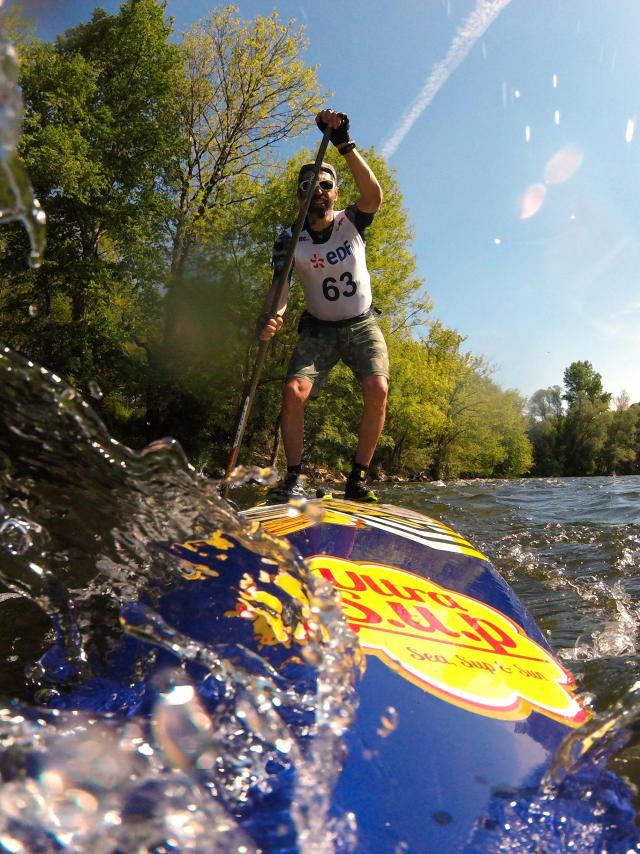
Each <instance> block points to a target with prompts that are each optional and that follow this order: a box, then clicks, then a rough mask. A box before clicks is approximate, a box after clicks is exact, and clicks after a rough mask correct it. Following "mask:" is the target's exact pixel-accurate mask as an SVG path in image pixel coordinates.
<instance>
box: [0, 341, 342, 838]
mask: <svg viewBox="0 0 640 854" xmlns="http://www.w3.org/2000/svg"><path fill="white" fill-rule="evenodd" d="M0 409H1V411H2V412H3V420H2V422H0V461H1V466H0V502H1V503H2V507H1V511H0V576H1V577H2V581H3V583H4V584H5V585H6V586H7V587H8V588H9V590H11V591H12V592H14V593H15V594H16V595H17V596H19V598H18V599H17V601H18V602H19V603H30V604H31V605H32V606H37V608H39V609H40V611H41V613H42V614H43V615H46V617H47V618H48V620H49V623H50V629H49V631H48V633H47V635H45V636H44V637H43V638H42V639H41V642H40V645H39V644H38V643H37V642H36V641H35V640H34V642H33V654H34V658H38V661H37V663H36V664H35V665H32V666H31V667H30V668H28V679H27V681H26V683H25V688H24V693H27V694H28V693H29V692H30V693H31V696H33V698H34V699H35V701H36V702H38V703H40V704H45V705H47V706H49V710H48V711H46V712H45V711H43V712H40V711H34V710H30V709H28V708H27V707H22V706H17V705H15V704H14V706H13V708H12V709H11V710H9V711H7V714H6V715H5V718H4V719H2V720H0V740H2V744H3V745H4V746H5V748H6V746H7V745H9V746H10V747H11V749H9V748H7V750H9V752H7V750H4V753H3V762H4V763H5V765H6V767H7V768H9V769H11V774H12V775H17V776H19V769H20V767H22V766H21V765H20V763H21V762H26V764H27V765H28V766H29V768H31V769H35V770H34V771H33V773H31V772H29V773H28V774H27V776H26V778H25V779H21V780H20V782H16V783H15V785H13V784H12V785H11V786H10V787H9V788H8V789H6V787H5V788H0V814H1V821H3V822H4V825H2V824H1V822H0V839H4V840H5V842H3V843H2V844H5V843H6V844H8V842H7V840H10V841H11V844H12V845H15V846H17V847H16V848H15V850H20V848H19V846H20V845H22V846H23V848H24V850H31V849H29V846H30V845H36V844H40V842H39V841H40V840H44V839H45V838H55V839H56V840H57V844H59V845H61V846H63V847H68V848H69V849H70V850H85V849H88V847H89V846H90V845H91V846H92V847H94V848H96V850H97V851H105V854H106V852H107V851H112V850H114V848H116V847H118V846H120V847H121V848H122V849H123V850H134V849H135V848H136V845H139V844H141V840H142V839H143V838H146V839H149V838H152V837H156V836H157V838H158V839H159V840H161V841H162V844H166V845H167V846H170V845H171V844H174V845H177V846H178V847H179V848H180V850H183V851H207V852H208V851H212V850H220V851H227V850H236V849H237V850H241V849H242V847H243V846H244V848H245V850H247V851H253V850H257V849H258V848H259V847H260V845H261V844H264V845H266V848H267V849H270V848H275V847H277V845H276V843H275V842H274V840H280V841H282V840H284V842H286V841H287V840H289V842H291V844H294V843H296V844H297V845H298V846H299V848H300V850H301V851H314V852H315V851H319V852H320V851H321V852H324V851H326V852H329V851H332V850H334V848H335V846H336V845H337V844H338V841H339V840H342V841H344V839H346V838H353V837H354V834H355V825H354V819H353V817H350V816H336V817H333V816H332V817H330V816H329V806H330V803H331V794H332V791H333V787H334V785H335V782H336V779H337V775H338V774H339V772H340V767H341V759H340V757H341V756H342V755H343V750H342V748H341V746H340V745H341V740H342V737H343V735H344V732H345V730H346V729H347V727H349V726H350V724H351V722H352V720H353V715H354V712H355V707H356V699H355V683H356V680H357V678H358V674H359V652H358V646H357V641H356V639H355V637H354V636H353V634H352V633H351V631H350V630H349V629H348V627H347V625H346V622H345V621H344V618H343V616H342V613H341V609H340V605H339V601H338V595H337V593H336V591H335V590H334V589H333V587H331V586H330V585H328V584H326V583H325V582H323V581H322V580H320V579H316V578H315V577H313V576H311V574H310V573H309V572H308V571H307V568H306V566H305V564H304V561H303V560H302V559H301V558H300V556H299V555H298V554H297V552H296V551H295V550H294V549H293V548H292V547H291V545H290V544H289V543H288V542H287V541H285V540H279V539H275V538H273V537H270V536H269V535H268V534H266V533H264V532H263V531H262V530H261V529H260V528H259V526H258V525H257V524H256V523H254V522H251V521H248V520H245V519H243V518H242V517H240V516H239V515H238V514H237V513H236V512H235V511H234V509H233V508H232V507H231V506H230V505H229V504H227V503H226V502H224V501H223V500H222V499H221V498H220V496H219V494H218V488H217V484H215V483H214V482H211V481H207V480H205V479H203V478H202V477H199V476H198V475H197V473H196V472H195V471H194V469H193V467H192V466H190V465H189V463H188V462H187V460H186V458H185V457H184V454H183V452H182V450H181V449H180V447H179V445H178V444H177V443H176V442H174V441H172V440H167V439H165V440H162V441H159V442H155V443H153V444H152V445H151V446H149V447H147V448H145V449H144V450H143V451H142V452H140V453H135V452H133V451H131V450H130V449H128V448H126V447H124V446H122V445H120V444H119V443H118V442H116V441H115V440H113V439H112V438H111V437H110V436H109V434H108V432H107V431H106V429H105V427H104V425H103V424H102V423H101V422H100V420H99V418H98V417H97V416H96V415H95V413H94V412H93V411H92V410H91V408H90V407H89V406H88V404H87V403H86V402H85V401H84V400H83V399H82V397H81V396H80V395H79V394H77V393H76V392H75V391H73V390H72V389H71V388H69V387H68V386H67V385H66V384H65V383H64V382H63V381H62V380H61V379H60V378H59V377H57V376H55V375H53V374H51V373H50V372H48V371H46V370H44V369H42V368H39V367H38V366H37V365H35V364H34V363H32V362H30V361H28V360H26V359H23V358H22V357H19V356H17V355H16V354H14V353H12V352H11V351H9V350H8V349H5V350H4V351H2V352H0ZM264 477H266V478H267V479H269V477H271V475H269V474H268V473H266V474H265V472H261V471H258V470H255V471H253V472H251V471H245V470H243V471H240V472H238V480H239V482H243V480H245V479H253V480H255V479H256V478H264ZM292 512H296V511H295V509H293V508H292ZM213 531H216V532H217V533H216V537H217V539H216V540H215V541H216V542H219V543H221V544H224V543H226V542H227V540H226V539H225V538H229V541H231V540H232V541H233V543H235V548H237V549H241V550H242V553H243V554H244V555H246V559H245V562H246V566H244V568H243V571H244V573H245V575H246V576H248V577H250V578H251V584H252V586H253V588H256V589H258V588H260V587H261V586H262V587H265V589H266V588H268V589H269V591H270V595H273V592H274V591H275V592H276V594H277V596H278V597H279V598H280V602H281V606H280V607H281V609H282V612H283V613H287V614H292V613H296V612H297V610H299V608H300V603H299V602H298V601H297V600H296V596H295V591H289V592H287V591H286V590H285V589H283V588H277V587H276V586H275V585H273V584H272V578H273V577H274V573H277V572H278V571H282V572H285V573H287V574H288V575H289V576H290V577H294V578H296V579H297V581H298V584H299V587H300V589H301V590H302V591H303V594H304V603H305V607H308V610H309V613H308V620H307V622H306V634H305V646H304V649H300V653H301V662H302V663H303V664H304V673H305V674H306V676H305V678H304V679H302V680H300V678H299V676H296V678H293V677H292V676H291V674H290V673H289V670H288V669H287V663H286V662H285V663H284V664H283V663H281V662H278V660H277V656H276V657H275V658H274V659H273V660H272V659H271V658H270V656H269V651H264V650H261V649H260V647H259V646H257V645H254V646H253V647H252V646H251V645H247V643H246V642H243V643H240V642H238V643H236V642H234V643H230V642H229V641H228V640H225V642H220V643H215V642H212V643H209V642H208V643H204V642H202V640H200V639H198V638H197V637H196V636H195V635H191V634H189V633H187V632H185V631H183V630H181V629H179V628H177V626H176V625H172V624H171V623H170V622H169V621H168V620H167V618H166V616H163V615H162V614H161V613H160V611H158V610H157V607H156V604H157V603H158V602H159V601H160V600H159V598H158V597H159V596H160V595H161V593H162V591H165V592H166V591H168V592H169V593H170V592H171V591H172V590H179V589H180V587H181V586H184V584H185V574H188V573H191V574H192V576H193V577H195V573H194V568H193V565H192V564H190V565H189V567H187V565H186V561H185V560H184V558H183V555H182V554H181V552H180V549H178V550H177V551H176V550H172V549H171V548H168V544H170V543H184V542H185V541H187V540H190V539H191V540H192V539H193V538H194V537H195V538H198V537H202V538H203V539H207V538H210V535H211V533H212V532H213ZM220 556H221V557H224V556H225V553H224V549H223V548H222V545H221V551H220ZM217 575H218V573H216V572H215V571H211V572H210V573H209V576H208V577H209V578H210V581H211V585H212V590H213V592H212V593H211V594H210V595H211V597H212V598H211V602H212V603H214V602H216V601H218V602H219V604H218V607H217V610H212V611H211V614H212V616H214V615H215V614H216V613H217V614H221V613H222V612H223V611H224V610H225V609H226V608H228V605H225V603H226V601H227V600H226V599H225V596H226V597H227V599H228V598H229V597H231V601H235V596H236V593H235V592H234V590H233V588H232V587H230V586H229V583H228V582H220V583H218V584H217V586H216V583H217V582H216V576H217ZM203 590H204V588H203ZM12 601H13V600H12ZM22 607H24V605H22ZM127 638H130V639H131V640H132V641H133V640H134V639H135V640H136V642H137V643H138V647H137V649H138V652H137V653H136V657H135V660H134V661H133V663H132V665H131V667H132V669H131V674H132V677H131V678H132V682H134V681H135V683H136V684H137V685H138V686H139V687H138V688H136V689H129V688H128V687H127V686H126V685H125V684H122V685H116V684H114V683H113V682H109V680H108V679H107V680H105V678H104V676H102V675H101V674H102V670H101V668H102V667H103V665H102V664H101V662H104V661H105V660H106V659H108V658H109V656H110V655H113V654H114V651H115V650H118V649H120V648H122V647H123V646H124V647H126V646H127V643H128V641H127V640H126V639H127ZM291 654H292V655H294V650H293V649H292V650H291ZM163 655H165V656H166V655H170V656H171V658H172V660H173V662H174V663H173V665H172V669H170V670H168V671H166V670H164V669H163V667H164V665H162V656H163ZM105 656H106V659H105ZM193 668H195V670H193ZM297 668H298V670H300V667H299V665H297ZM125 682H126V680H125ZM74 704H75V707H77V708H82V707H84V708H85V709H86V708H91V709H94V710H95V711H94V712H93V713H89V714H88V713H87V712H86V711H85V712H78V713H77V714H76V715H73V714H70V713H69V712H67V711H60V714H59V715H58V716H56V715H54V714H52V711H51V709H52V708H57V709H59V710H62V709H67V708H70V707H73V706H74ZM114 714H116V715H117V716H118V717H120V721H118V720H117V719H116V718H114V717H113V715H114ZM122 715H125V716H127V717H128V718H129V720H128V722H127V723H126V724H125V725H124V726H123V722H122V719H121V718H122ZM38 721H39V723H38ZM71 725H72V730H71V729H70V727H71ZM118 727H120V729H119V728H118ZM87 733H90V734H89V735H87ZM16 745H20V749H19V750H18V749H17V747H16V749H14V746H16ZM103 748H104V751H103V752H105V753H112V754H113V755H116V756H117V757H119V761H120V759H121V761H122V767H123V769H124V770H123V772H122V776H120V772H119V771H118V770H117V769H114V768H113V767H112V766H113V763H111V765H109V764H108V763H107V764H106V765H105V766H104V769H105V770H104V773H105V774H106V776H107V777H108V780H107V781H103V782H102V783H100V785H98V784H97V783H94V784H92V786H89V783H88V782H87V781H86V780H84V779H80V778H78V779H76V777H74V776H73V775H74V774H76V772H75V771H73V769H74V768H76V769H77V768H78V767H79V766H78V763H79V762H80V757H82V756H85V755H87V756H92V755H94V754H95V753H96V752H97V753H98V754H99V755H100V756H102V753H100V751H102V750H103ZM69 751H70V752H71V753H69ZM20 757H22V758H20ZM132 757H133V758H132ZM131 763H133V766H131ZM43 769H44V770H43ZM109 769H111V770H109ZM127 769H129V770H127ZM78 773H80V772H78ZM83 773H84V772H83ZM87 773H88V772H87ZM70 775H71V776H70ZM16 779H17V777H16ZM109 781H110V782H109ZM287 791H288V792H289V793H290V794H289V795H286V792H287ZM3 793H4V794H3ZM270 797H271V798H280V799H281V800H282V802H283V805H282V806H281V809H280V811H277V810H276V812H275V816H276V817H275V818H274V819H270V818H267V816H266V813H265V809H261V807H260V803H261V802H262V801H263V800H265V799H268V798H270ZM9 803H11V804H12V806H11V807H9ZM140 803H142V806H140V805H139V804H140ZM132 804H134V805H136V806H135V810H134V807H133V806H132ZM5 806H6V810H4V812H3V808H4V807H5ZM285 807H286V809H285ZM132 810H133V811H134V812H133V813H132ZM136 810H137V812H136ZM243 811H245V812H247V816H248V815H249V813H251V816H253V818H250V817H246V816H244V814H243ZM132 815H134V816H135V821H134V818H133V817H132ZM252 822H253V823H252ZM244 823H247V826H246V827H244V826H243V824H244ZM216 828H218V829H217V830H216ZM281 837H282V839H281ZM256 838H257V839H258V840H260V839H264V840H266V842H263V843H260V842H258V843H257V842H256ZM284 842H282V844H284ZM43 844H44V843H43ZM278 844H280V842H278ZM340 844H342V842H341V843H340ZM109 846H111V847H109ZM216 846H217V847H216ZM9 850H12V849H9ZM167 850H169V849H168V848H167Z"/></svg>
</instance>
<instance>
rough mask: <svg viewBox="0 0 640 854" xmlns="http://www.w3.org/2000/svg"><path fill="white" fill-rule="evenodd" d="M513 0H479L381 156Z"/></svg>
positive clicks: (395, 143)
mask: <svg viewBox="0 0 640 854" xmlns="http://www.w3.org/2000/svg"><path fill="white" fill-rule="evenodd" d="M510 2H511V0H477V4H476V8H475V9H474V11H473V12H471V14H470V15H468V16H467V17H466V18H465V19H464V21H463V22H462V24H460V26H459V27H458V29H457V30H456V32H455V35H454V37H453V41H452V42H451V46H450V48H449V50H448V51H447V55H446V56H445V58H444V59H443V60H442V62H438V63H437V65H435V66H434V68H433V70H432V71H431V73H430V74H429V76H428V77H427V80H426V82H425V84H424V86H423V87H422V91H421V92H420V94H419V95H418V97H417V98H416V99H415V101H414V102H413V104H412V105H411V106H410V107H409V109H408V110H407V112H406V113H405V114H404V116H403V117H402V120H401V121H400V124H399V125H398V127H397V128H396V130H395V131H394V132H393V133H392V134H391V136H390V137H389V139H387V140H386V142H385V143H384V144H383V146H382V156H383V157H385V158H386V159H387V160H388V159H389V158H390V157H391V155H392V154H393V153H394V151H395V150H396V148H397V147H398V146H399V145H400V143H401V142H402V140H403V139H404V138H405V136H406V135H407V134H408V133H409V131H410V130H411V128H412V127H413V124H414V122H415V121H416V120H417V119H418V118H419V117H420V116H421V115H422V113H423V112H424V111H425V110H426V109H427V107H428V106H429V104H430V103H431V101H433V99H434V98H435V96H436V95H437V93H438V92H439V91H440V89H441V87H442V86H444V84H445V83H446V82H447V80H448V79H449V77H451V75H452V74H453V72H454V71H455V70H456V68H457V67H458V66H459V65H460V63H461V62H462V60H463V59H464V58H465V57H466V55H467V54H468V53H469V51H470V50H471V48H472V47H473V46H474V44H475V43H476V42H477V41H478V39H479V38H480V37H481V36H482V35H484V33H485V32H486V30H487V29H488V27H489V26H490V25H491V24H492V23H493V21H494V19H495V18H497V17H498V15H499V14H500V12H502V10H503V9H504V8H506V7H507V6H508V5H509V3H510Z"/></svg>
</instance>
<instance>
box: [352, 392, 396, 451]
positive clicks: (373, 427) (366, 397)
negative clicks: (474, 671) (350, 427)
mask: <svg viewBox="0 0 640 854" xmlns="http://www.w3.org/2000/svg"><path fill="white" fill-rule="evenodd" d="M388 389H389V383H388V382H387V378H386V377H380V376H370V377H364V379H363V380H362V398H363V401H364V408H363V411H362V420H361V421H360V427H359V428H358V450H357V451H356V458H355V461H356V463H359V464H360V465H362V466H366V467H368V466H369V464H370V463H371V460H372V459H373V455H374V453H375V450H376V446H377V444H378V440H379V438H380V435H381V434H382V428H383V427H384V421H385V417H386V413H387V395H388Z"/></svg>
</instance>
